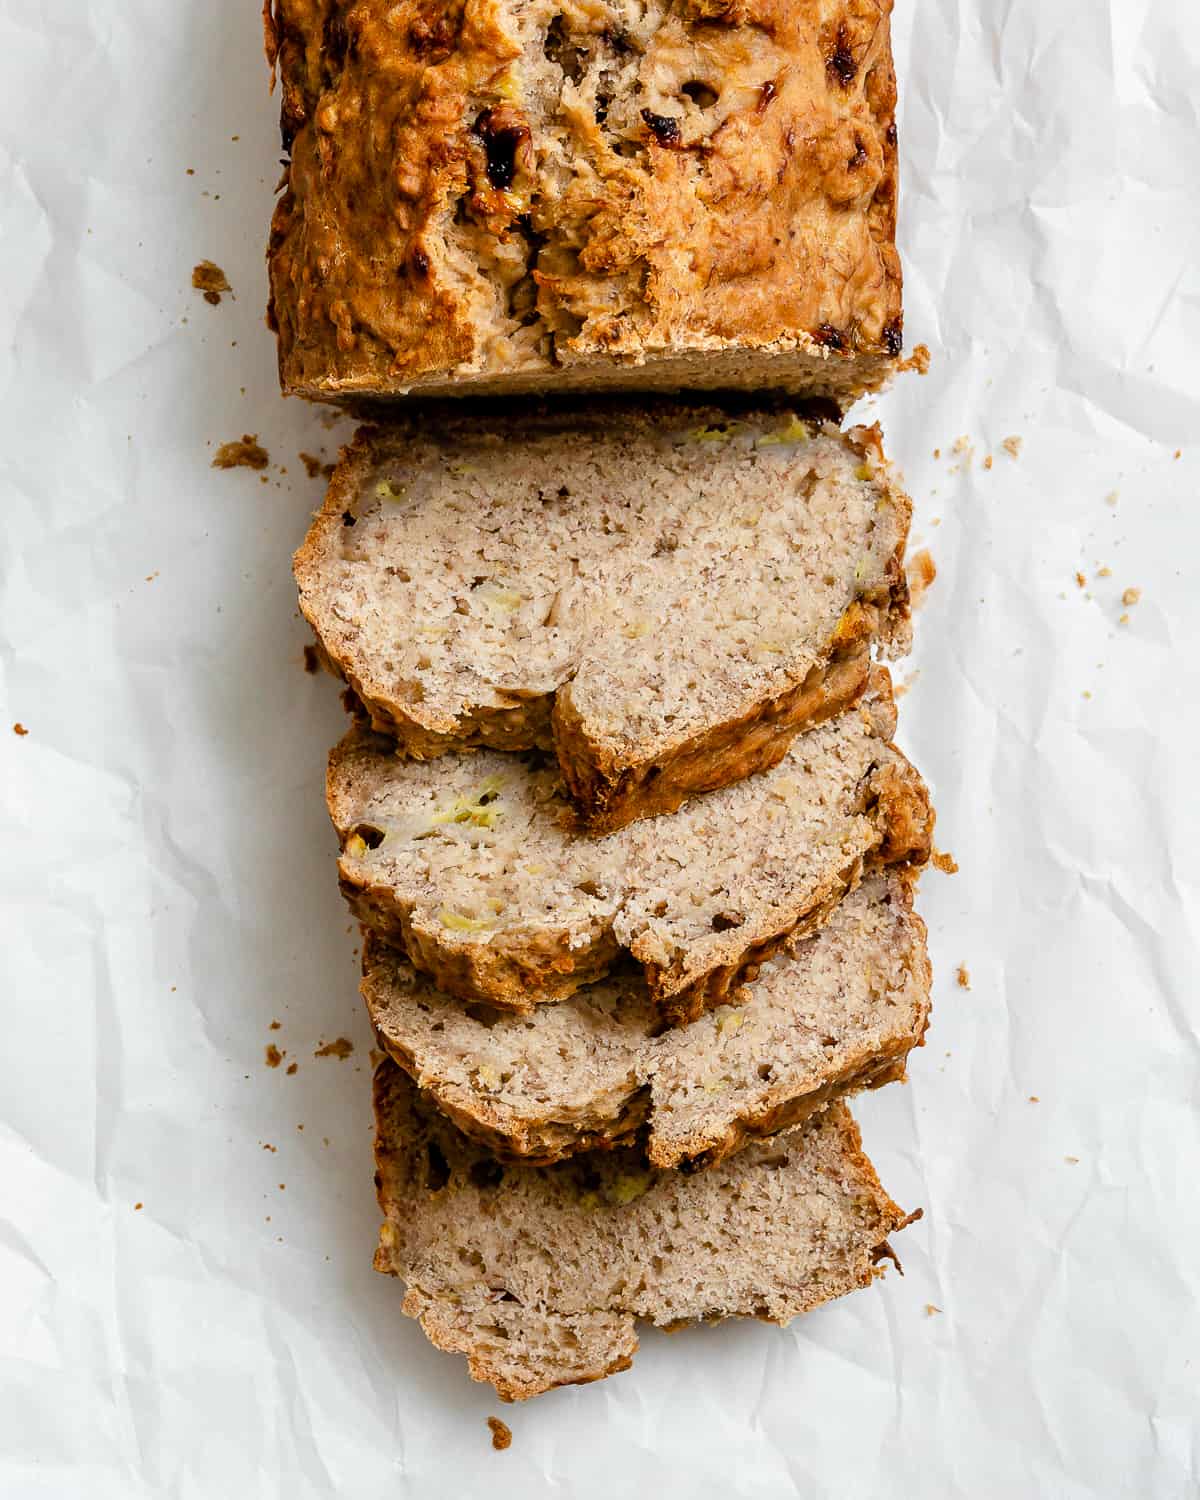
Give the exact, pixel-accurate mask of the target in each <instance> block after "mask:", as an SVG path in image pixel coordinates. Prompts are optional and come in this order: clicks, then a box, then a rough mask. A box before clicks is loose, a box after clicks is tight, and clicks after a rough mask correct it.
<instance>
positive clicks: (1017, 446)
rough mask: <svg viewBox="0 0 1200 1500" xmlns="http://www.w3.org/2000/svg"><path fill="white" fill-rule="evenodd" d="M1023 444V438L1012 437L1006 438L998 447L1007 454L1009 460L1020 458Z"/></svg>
mask: <svg viewBox="0 0 1200 1500" xmlns="http://www.w3.org/2000/svg"><path fill="white" fill-rule="evenodd" d="M1024 443H1025V439H1024V438H1020V437H1016V436H1013V437H1006V438H1005V439H1004V441H1003V442H1002V443H1001V444H1000V446H1001V447H1002V448H1003V449H1004V451H1005V453H1007V454H1008V456H1009V458H1020V456H1021V448H1022V447H1023V446H1024Z"/></svg>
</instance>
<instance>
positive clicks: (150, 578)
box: [146, 568, 159, 583]
mask: <svg viewBox="0 0 1200 1500" xmlns="http://www.w3.org/2000/svg"><path fill="white" fill-rule="evenodd" d="M158 574H159V570H158V569H157V568H155V570H154V572H153V573H147V574H146V582H147V583H153V582H154V580H155V579H156V578H157V577H158Z"/></svg>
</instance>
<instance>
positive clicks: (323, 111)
mask: <svg viewBox="0 0 1200 1500" xmlns="http://www.w3.org/2000/svg"><path fill="white" fill-rule="evenodd" d="M891 8H892V0H786V3H785V0H649V3H647V4H644V5H634V4H632V3H631V0H586V3H585V0H265V11H266V22H267V26H266V31H267V49H268V55H269V57H270V59H271V62H272V65H273V66H277V67H278V74H279V78H280V80H281V83H282V95H283V109H282V133H283V144H284V149H285V151H286V152H287V153H288V157H289V159H288V160H287V162H286V163H285V175H284V182H283V193H282V196H281V198H280V200H279V203H278V206H277V208H276V212H275V217H274V222H273V226H272V231H271V239H270V248H269V266H270V282H271V299H270V318H271V320H272V322H273V325H274V327H275V328H276V330H277V332H278V336H279V368H280V378H281V382H282V385H283V388H284V390H285V391H288V392H295V393H300V394H303V395H306V396H310V397H315V398H318V399H326V400H340V399H345V398H347V397H354V396H358V397H378V396H395V395H401V394H404V393H406V392H408V391H422V392H426V393H431V394H433V393H442V394H450V395H455V394H460V393H462V392H464V391H474V392H478V393H496V392H514V391H531V390H541V389H546V388H548V387H551V386H553V387H554V388H556V389H557V390H568V389H581V388H589V389H594V388H597V387H605V386H616V385H633V386H636V387H640V388H643V389H644V388H649V387H661V388H674V389H678V388H681V387H693V388H696V387H706V388H716V387H724V388H733V387H765V386H771V387H779V388H783V389H787V390H791V391H794V392H806V393H809V394H814V395H825V396H829V397H832V398H833V399H835V400H837V401H838V402H839V403H842V404H845V403H846V402H848V401H849V400H851V399H853V398H854V397H855V396H856V395H858V394H859V393H861V392H862V391H863V390H865V389H869V388H873V387H876V386H878V385H879V384H880V383H882V382H883V381H884V380H885V379H886V377H887V376H888V375H889V373H890V371H891V370H892V368H893V367H894V364H895V356H896V355H897V354H898V353H899V350H900V346H901V339H902V333H901V306H900V265H899V260H898V257H897V254H896V250H895V223H896V126H895V102H896V85H895V73H894V70H893V66H892V57H891V40H890V16H891Z"/></svg>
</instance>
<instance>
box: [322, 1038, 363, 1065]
mask: <svg viewBox="0 0 1200 1500" xmlns="http://www.w3.org/2000/svg"><path fill="white" fill-rule="evenodd" d="M353 1051H354V1043H353V1042H352V1041H351V1040H350V1038H349V1037H346V1036H340V1037H338V1038H337V1040H336V1041H333V1042H325V1043H324V1044H323V1045H322V1046H320V1047H318V1048H317V1050H316V1051H315V1052H314V1053H313V1056H314V1057H336V1058H337V1059H338V1061H339V1062H344V1061H345V1060H346V1058H348V1057H349V1056H350V1054H351V1053H352V1052H353Z"/></svg>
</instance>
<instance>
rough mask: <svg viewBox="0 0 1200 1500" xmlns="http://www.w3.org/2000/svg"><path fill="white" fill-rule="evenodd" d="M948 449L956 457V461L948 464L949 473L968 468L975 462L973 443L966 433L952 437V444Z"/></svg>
mask: <svg viewBox="0 0 1200 1500" xmlns="http://www.w3.org/2000/svg"><path fill="white" fill-rule="evenodd" d="M950 451H951V452H952V453H954V454H956V455H957V457H958V463H956V464H951V465H950V472H951V474H959V473H961V472H962V471H963V470H964V469H969V468H970V467H971V465H972V464H973V463H974V462H975V444H974V443H973V442H972V441H971V439H970V438H969V437H967V435H966V433H964V434H963V435H962V436H961V437H956V438H955V439H954V444H953V447H952V448H951V450H950Z"/></svg>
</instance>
